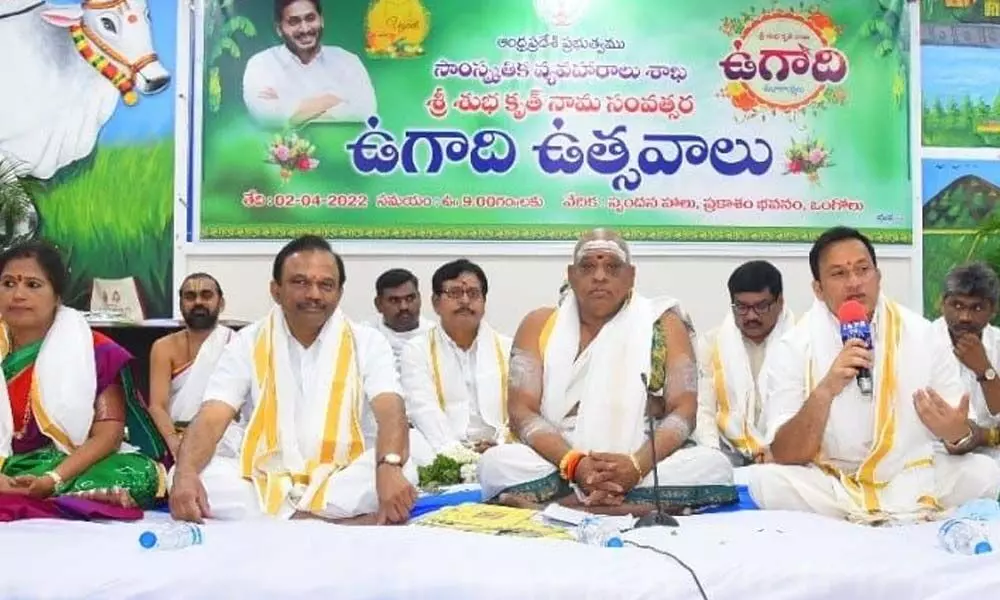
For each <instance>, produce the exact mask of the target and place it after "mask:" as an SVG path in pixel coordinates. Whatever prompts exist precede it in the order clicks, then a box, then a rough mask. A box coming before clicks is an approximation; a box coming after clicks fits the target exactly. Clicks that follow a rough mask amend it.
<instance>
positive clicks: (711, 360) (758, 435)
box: [694, 260, 794, 467]
mask: <svg viewBox="0 0 1000 600" xmlns="http://www.w3.org/2000/svg"><path fill="white" fill-rule="evenodd" d="M727 287H728V288H729V301H730V311H729V312H728V314H727V315H726V318H725V319H724V320H723V321H722V324H721V325H720V326H719V327H717V328H716V329H714V330H712V331H710V332H709V333H708V334H706V335H704V336H702V337H701V338H700V339H699V343H698V369H699V372H700V378H699V384H698V426H697V427H696V428H695V432H694V438H695V440H696V441H698V443H700V444H704V445H707V446H710V447H713V448H714V447H719V448H721V449H722V451H723V452H724V453H725V454H726V455H727V456H728V457H729V459H730V461H732V463H733V466H736V467H742V466H746V465H748V464H752V463H755V462H756V463H760V462H770V460H771V451H770V449H768V447H767V444H766V443H765V441H764V433H763V431H764V424H763V420H762V419H761V415H762V414H763V411H762V410H761V409H762V404H761V399H760V390H759V386H758V377H759V375H760V370H761V367H762V366H763V364H764V358H765V356H766V354H767V349H768V348H769V347H770V346H771V345H772V344H773V343H774V341H775V340H777V339H780V338H781V336H782V335H784V334H785V332H786V331H787V330H788V329H790V328H791V327H792V325H793V324H794V320H793V317H792V312H791V311H790V310H789V309H788V307H787V306H785V298H784V295H783V286H782V282H781V271H779V270H778V269H777V267H775V266H774V265H772V264H771V263H769V262H767V261H765V260H752V261H749V262H746V263H744V264H742V265H740V266H739V267H737V268H736V270H734V271H733V273H732V275H730V276H729V282H728V284H727Z"/></svg>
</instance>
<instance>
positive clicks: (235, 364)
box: [171, 236, 417, 522]
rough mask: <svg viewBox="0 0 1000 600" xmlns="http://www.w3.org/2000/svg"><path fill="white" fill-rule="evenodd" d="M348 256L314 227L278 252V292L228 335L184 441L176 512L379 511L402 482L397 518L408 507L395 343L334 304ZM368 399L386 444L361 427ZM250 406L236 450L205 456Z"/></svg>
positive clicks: (334, 515) (408, 469)
mask: <svg viewBox="0 0 1000 600" xmlns="http://www.w3.org/2000/svg"><path fill="white" fill-rule="evenodd" d="M335 258H336V262H335V261H334V259H335ZM342 264H343V263H342V261H340V259H339V257H337V256H336V255H335V254H333V253H332V251H331V250H330V249H329V245H328V243H327V242H326V241H325V240H322V239H321V238H315V237H313V236H305V237H303V238H299V239H297V240H293V241H292V242H290V243H289V245H288V246H287V247H286V249H285V250H283V251H282V253H279V255H278V258H277V259H276V267H275V272H276V276H277V277H278V278H279V279H280V283H278V282H277V281H276V282H273V283H272V295H273V296H274V298H275V300H276V301H277V302H278V303H279V304H278V305H277V306H275V307H274V308H273V309H272V310H271V311H270V312H269V313H268V315H267V316H266V317H264V318H263V319H261V320H260V321H257V322H256V323H254V324H252V325H250V326H248V327H246V328H245V329H243V330H241V331H240V332H239V333H238V334H237V336H236V337H235V338H234V339H233V341H232V342H231V343H230V344H229V345H228V346H227V347H226V350H225V351H224V353H223V355H222V358H221V359H220V360H219V364H218V366H217V368H216V370H215V372H214V373H213V375H212V378H211V380H210V381H209V384H208V389H207V390H206V392H205V402H204V404H203V406H202V408H201V411H200V412H199V414H198V416H197V417H196V419H195V421H194V423H193V424H192V426H191V427H190V428H189V430H188V433H187V435H186V436H185V438H184V442H183V443H182V446H181V452H180V456H179V457H178V460H177V467H175V471H176V473H175V475H174V477H173V478H172V479H173V486H174V490H173V492H176V493H175V494H174V495H173V497H172V501H171V512H172V513H173V514H174V516H175V518H181V519H186V520H198V519H200V518H202V517H204V516H206V514H205V513H208V515H210V516H212V517H215V518H229V519H239V518H248V517H255V516H271V517H276V518H288V517H290V516H293V515H295V514H299V515H300V516H301V515H313V516H318V517H321V518H327V519H347V518H351V517H356V516H360V515H369V514H375V513H376V511H379V512H383V511H384V510H385V509H386V507H384V506H383V505H382V503H384V502H385V501H386V500H387V498H386V497H383V496H387V495H395V494H401V495H402V496H405V499H400V500H399V505H398V506H396V507H395V508H394V509H393V512H394V513H395V515H396V516H395V517H391V520H392V521H395V522H400V520H405V518H406V517H407V516H408V511H409V507H410V506H412V500H413V499H414V498H415V491H413V488H412V486H411V485H409V484H407V483H406V480H409V482H410V483H414V482H416V480H417V474H416V468H415V466H414V465H413V463H412V461H407V460H406V456H405V454H406V447H407V442H406V440H407V426H406V419H405V413H404V411H403V404H402V399H401V395H400V388H399V381H398V377H397V375H396V370H395V368H394V366H393V362H392V352H391V350H390V348H389V344H388V342H386V340H385V338H384V337H383V336H382V335H381V334H380V333H378V332H377V331H375V330H374V329H372V328H370V327H368V326H366V325H361V324H357V323H354V322H352V321H350V320H349V319H347V318H346V317H345V316H344V314H343V313H342V312H341V311H340V309H339V308H336V305H337V303H338V302H339V298H340V292H339V290H340V289H341V287H342V285H343V281H344V278H343V276H342V275H338V271H339V272H340V273H342V272H343V271H342ZM338 278H339V281H338ZM307 283H308V285H307ZM310 330H311V331H312V334H311V335H309V334H308V332H309V331H310ZM293 332H294V333H293ZM303 337H304V338H305V341H303ZM365 402H369V403H371V404H372V408H373V411H374V413H375V417H376V419H377V421H378V428H379V431H378V442H377V444H376V448H377V449H378V452H379V456H376V448H373V447H371V446H370V445H369V444H367V443H366V440H365V436H364V433H363V431H362V414H363V409H364V403H365ZM245 407H248V408H249V412H250V417H249V420H248V423H247V426H246V433H245V435H244V438H243V442H242V446H241V451H240V455H239V457H238V458H228V457H224V456H218V455H216V456H215V457H214V458H211V461H210V462H209V460H208V458H209V457H210V456H211V452H212V450H213V448H212V447H213V446H214V444H215V443H217V442H218V440H219V438H220V437H221V435H222V432H223V430H224V428H225V425H226V421H227V419H229V420H231V418H232V416H233V415H235V414H237V413H238V412H239V411H241V410H243V409H244V408H245ZM199 473H200V477H199ZM404 478H405V479H404ZM391 490H395V491H391ZM181 492H183V493H181ZM202 503H204V504H206V505H207V506H202V505H201V504H202ZM209 507H210V508H209Z"/></svg>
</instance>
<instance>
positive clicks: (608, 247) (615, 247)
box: [573, 240, 630, 264]
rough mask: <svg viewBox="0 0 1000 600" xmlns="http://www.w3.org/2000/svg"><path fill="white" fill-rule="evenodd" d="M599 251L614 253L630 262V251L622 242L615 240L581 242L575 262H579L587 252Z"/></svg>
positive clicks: (574, 258) (620, 258)
mask: <svg viewBox="0 0 1000 600" xmlns="http://www.w3.org/2000/svg"><path fill="white" fill-rule="evenodd" d="M598 252H606V253H608V254H612V255H614V256H616V257H617V258H618V259H619V260H621V261H622V262H623V263H626V264H628V263H629V262H630V260H629V259H630V256H629V253H628V251H627V250H626V249H625V248H624V247H623V246H622V244H619V243H618V242H616V241H614V240H588V241H586V242H584V243H582V244H580V246H579V248H577V250H576V255H575V256H574V257H573V262H574V263H579V262H580V261H582V260H583V257H584V256H586V255H587V254H596V253H598Z"/></svg>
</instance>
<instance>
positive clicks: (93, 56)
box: [41, 0, 170, 104]
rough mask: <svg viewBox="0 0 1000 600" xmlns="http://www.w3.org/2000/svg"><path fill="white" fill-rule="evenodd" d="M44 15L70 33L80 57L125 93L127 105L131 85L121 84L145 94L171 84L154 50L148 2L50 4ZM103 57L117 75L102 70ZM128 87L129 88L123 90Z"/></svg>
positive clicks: (105, 0) (93, 0)
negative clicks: (77, 4) (127, 92)
mask: <svg viewBox="0 0 1000 600" xmlns="http://www.w3.org/2000/svg"><path fill="white" fill-rule="evenodd" d="M41 16H42V18H43V19H44V20H45V21H46V22H47V23H49V24H51V25H55V26H56V27H65V28H67V29H69V30H70V33H71V35H72V36H73V39H74V42H75V43H76V46H77V50H78V51H79V52H80V54H81V55H82V56H83V57H84V58H85V59H87V60H88V61H89V62H90V63H91V64H92V65H94V66H95V67H96V68H98V70H101V71H102V74H104V75H105V76H106V77H108V78H109V79H110V80H111V81H112V83H114V84H115V85H116V86H118V87H119V89H122V90H123V96H126V102H128V101H129V97H128V96H127V95H126V91H130V88H131V86H128V85H121V83H122V82H124V83H126V84H127V83H131V84H132V85H134V86H135V88H136V89H137V90H138V91H139V92H141V93H143V94H155V93H157V92H161V91H163V90H164V89H166V87H167V85H169V84H170V73H168V72H167V70H166V69H165V68H164V67H163V65H162V64H160V60H159V58H158V57H157V56H156V52H155V51H154V49H153V36H152V32H151V26H150V20H149V7H148V6H147V0H84V1H83V2H81V3H80V6H55V5H52V4H50V5H48V6H47V7H46V8H45V10H44V11H42V13H41ZM102 58H103V59H104V60H106V61H107V62H110V63H111V64H112V65H113V66H114V67H115V68H116V69H115V70H116V71H117V72H118V74H115V73H112V74H110V75H109V73H108V72H106V71H107V70H104V69H102V67H101V66H100V65H101V64H102V63H101V59H102ZM116 78H117V79H118V80H119V81H116V80H115V79H116ZM126 87H127V88H129V89H128V90H125V89H123V88H126ZM132 96H133V97H134V94H132ZM129 103H130V104H131V103H134V100H133V102H129Z"/></svg>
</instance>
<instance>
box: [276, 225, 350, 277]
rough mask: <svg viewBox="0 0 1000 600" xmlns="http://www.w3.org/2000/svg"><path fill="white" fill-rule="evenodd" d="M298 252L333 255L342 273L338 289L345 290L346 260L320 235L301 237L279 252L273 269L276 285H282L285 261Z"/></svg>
mask: <svg viewBox="0 0 1000 600" xmlns="http://www.w3.org/2000/svg"><path fill="white" fill-rule="evenodd" d="M297 252H328V253H330V254H332V255H333V259H334V260H335V261H337V271H338V272H339V273H340V281H338V282H337V283H338V284H339V285H338V287H340V288H343V287H344V284H345V283H347V273H346V272H345V271H344V259H343V258H341V257H340V255H339V254H337V253H336V252H334V251H333V248H331V247H330V242H328V241H326V240H324V239H323V238H321V237H319V236H318V235H303V236H299V237H297V238H295V239H294V240H292V241H290V242H288V243H287V244H285V246H284V247H283V248H282V249H281V250H278V255H277V256H275V257H274V266H272V267H271V277H272V278H273V279H274V281H275V283H281V275H282V271H283V270H284V268H285V261H286V260H288V257H289V256H291V255H293V254H295V253H297Z"/></svg>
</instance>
